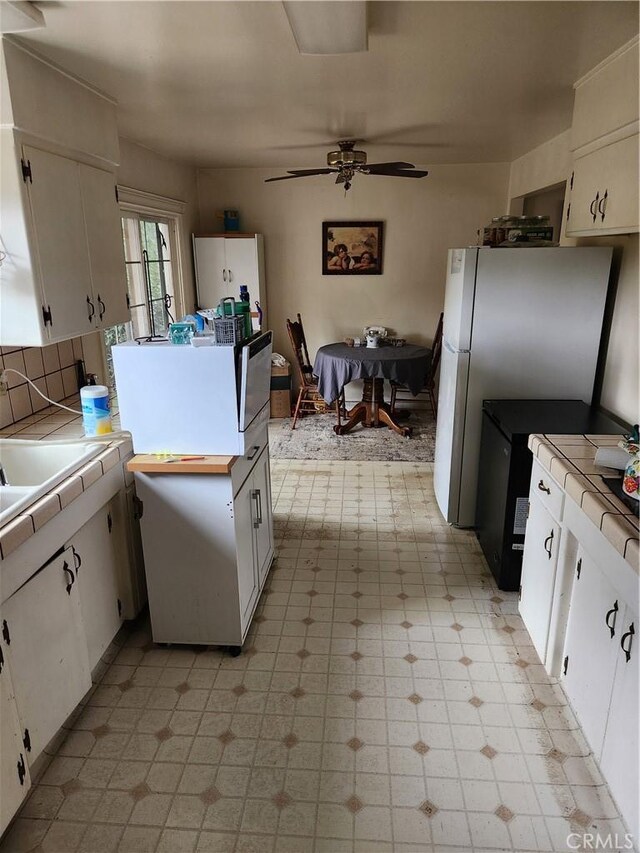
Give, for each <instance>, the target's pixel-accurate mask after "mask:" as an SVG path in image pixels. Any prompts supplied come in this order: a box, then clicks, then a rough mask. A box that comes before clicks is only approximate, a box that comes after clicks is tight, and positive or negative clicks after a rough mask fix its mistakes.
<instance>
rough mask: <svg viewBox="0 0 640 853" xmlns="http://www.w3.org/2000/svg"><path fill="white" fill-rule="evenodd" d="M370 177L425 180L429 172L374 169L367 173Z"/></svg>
mask: <svg viewBox="0 0 640 853" xmlns="http://www.w3.org/2000/svg"><path fill="white" fill-rule="evenodd" d="M369 174H370V175H389V176H391V177H392V178H425V177H426V176H427V175H428V174H429V172H423V171H421V170H420V169H376V171H375V172H369Z"/></svg>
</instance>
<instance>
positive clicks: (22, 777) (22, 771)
mask: <svg viewBox="0 0 640 853" xmlns="http://www.w3.org/2000/svg"><path fill="white" fill-rule="evenodd" d="M26 775H27V770H26V768H25V766H24V755H23V754H22V753H20V761H18V779H19V781H20V784H21V785H24V780H25V776H26Z"/></svg>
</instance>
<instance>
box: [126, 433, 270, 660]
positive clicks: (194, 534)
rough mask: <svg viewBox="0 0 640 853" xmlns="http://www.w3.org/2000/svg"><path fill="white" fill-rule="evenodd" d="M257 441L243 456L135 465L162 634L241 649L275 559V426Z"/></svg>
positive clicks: (157, 636) (157, 633)
mask: <svg viewBox="0 0 640 853" xmlns="http://www.w3.org/2000/svg"><path fill="white" fill-rule="evenodd" d="M250 444H251V447H250V449H249V450H248V451H247V453H246V455H245V456H244V457H233V456H231V457H228V456H227V457H222V456H209V457H206V458H205V459H204V460H202V461H196V462H192V463H189V462H185V463H180V462H177V463H175V464H172V465H170V466H167V465H166V463H162V462H158V460H157V459H154V457H153V456H149V457H147V456H135V457H134V458H133V459H132V460H131V462H130V463H129V468H130V470H132V471H134V472H135V478H136V489H137V493H138V496H139V498H140V500H141V501H142V508H143V511H142V520H141V529H142V543H143V549H144V561H145V573H146V578H147V588H148V594H149V610H150V614H151V627H152V633H153V639H154V640H155V641H156V642H160V643H194V644H203V645H210V644H211V645H220V646H228V647H230V648H231V649H232V650H233V652H234V653H238V652H239V651H240V648H241V646H242V644H243V642H244V640H245V638H246V635H247V631H248V629H249V625H250V622H251V617H252V616H253V613H254V611H255V607H256V605H257V602H258V598H259V596H260V593H261V591H262V589H263V587H264V583H265V580H266V577H267V574H268V571H269V567H270V566H271V562H272V559H273V517H272V508H271V485H270V476H269V450H268V446H267V433H266V429H265V428H262V431H261V434H260V435H259V436H257V437H256V438H254V439H253V440H252V441H251V442H250ZM194 466H195V467H194Z"/></svg>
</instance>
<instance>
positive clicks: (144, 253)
mask: <svg viewBox="0 0 640 853" xmlns="http://www.w3.org/2000/svg"><path fill="white" fill-rule="evenodd" d="M176 225H177V220H176V218H174V217H171V216H167V217H165V216H159V215H157V214H155V213H138V212H135V211H130V212H129V211H126V212H124V213H123V216H122V237H123V241H124V257H125V263H126V267H127V291H128V298H129V307H130V309H131V322H129V323H122V324H120V325H117V326H112V327H111V328H110V329H106V330H105V332H104V343H105V360H106V367H107V375H108V381H109V383H110V384H111V385H112V386H113V385H114V374H113V359H112V357H111V347H112V346H114V345H115V344H118V343H122V342H123V341H126V340H133V339H136V338H147V337H156V336H164V335H166V333H167V329H168V326H169V323H171V322H173V320H174V319H175V317H176V313H178V314H179V313H181V312H180V308H179V304H178V302H179V300H177V298H176V297H177V296H178V295H179V287H178V270H179V264H178V262H177V251H178V242H177V228H176Z"/></svg>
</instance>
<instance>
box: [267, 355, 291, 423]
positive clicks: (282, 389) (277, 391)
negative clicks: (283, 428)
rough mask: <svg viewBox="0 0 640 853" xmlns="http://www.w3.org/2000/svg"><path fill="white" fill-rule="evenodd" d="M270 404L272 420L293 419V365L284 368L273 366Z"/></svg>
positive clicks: (286, 365)
mask: <svg viewBox="0 0 640 853" xmlns="http://www.w3.org/2000/svg"><path fill="white" fill-rule="evenodd" d="M270 403H271V406H270V409H271V417H272V418H289V417H291V365H290V364H289V363H288V362H287V363H286V364H285V365H284V366H283V367H278V366H277V365H275V364H272V365H271V399H270Z"/></svg>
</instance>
